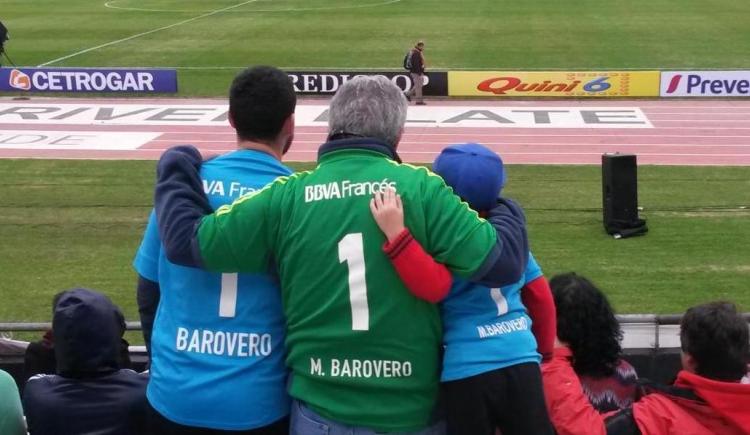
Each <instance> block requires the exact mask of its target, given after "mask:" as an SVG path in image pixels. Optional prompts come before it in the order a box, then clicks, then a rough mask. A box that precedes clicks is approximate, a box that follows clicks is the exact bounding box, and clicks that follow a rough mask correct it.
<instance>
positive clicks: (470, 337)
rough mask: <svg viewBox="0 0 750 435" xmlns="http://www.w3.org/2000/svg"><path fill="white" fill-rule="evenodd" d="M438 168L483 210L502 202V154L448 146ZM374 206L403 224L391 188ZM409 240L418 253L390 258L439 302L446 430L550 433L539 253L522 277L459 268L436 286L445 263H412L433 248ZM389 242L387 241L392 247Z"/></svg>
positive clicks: (549, 318)
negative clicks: (495, 282)
mask: <svg viewBox="0 0 750 435" xmlns="http://www.w3.org/2000/svg"><path fill="white" fill-rule="evenodd" d="M433 171H434V172H436V173H437V174H438V175H440V176H441V177H443V179H444V180H445V182H446V184H448V185H449V186H451V187H452V188H453V190H454V191H455V193H456V194H457V195H458V196H459V197H461V198H462V199H463V200H464V201H466V202H467V203H468V205H469V206H470V207H471V208H472V209H474V210H475V211H477V212H478V213H479V214H480V215H484V214H485V213H486V212H487V211H489V210H490V209H492V208H493V207H494V206H495V205H496V204H497V202H498V198H500V194H501V192H502V189H503V187H504V186H505V181H506V177H505V171H504V166H503V162H502V159H501V158H500V157H499V156H498V155H497V154H496V153H495V152H493V151H492V150H490V149H488V148H486V147H484V146H482V145H480V144H475V143H467V144H460V145H452V146H449V147H447V148H445V149H444V150H443V151H442V152H441V153H440V155H439V156H438V157H437V158H436V159H435V162H434V163H433ZM371 209H372V211H373V216H374V217H375V220H376V222H377V223H378V226H379V227H380V228H381V230H383V231H384V232H386V233H387V232H393V231H397V230H398V228H399V227H398V225H399V220H398V217H399V212H400V226H401V228H402V229H403V209H402V205H401V202H400V197H399V196H398V195H396V194H395V193H394V192H387V193H384V194H382V195H376V197H375V198H374V199H373V201H372V203H371ZM394 228H396V229H395V230H394ZM404 233H408V231H404ZM394 244H395V243H394ZM411 245H417V247H416V249H415V251H416V250H418V251H419V253H418V254H412V258H411V260H409V261H408V262H407V261H404V259H403V258H402V259H400V260H399V261H396V260H394V261H393V264H394V267H395V268H396V271H397V272H398V273H399V275H400V276H401V278H402V279H403V280H404V282H405V283H406V284H407V287H409V289H410V290H411V291H412V293H414V294H415V295H416V296H418V297H421V298H423V299H427V300H429V301H431V302H438V301H439V302H440V308H441V316H442V321H443V345H444V355H443V371H442V376H441V381H442V382H443V389H444V393H445V404H446V417H447V425H448V433H449V434H472V435H474V434H477V435H482V434H488V435H490V434H494V433H495V430H496V428H498V429H500V431H501V433H502V434H503V435H509V434H511V435H512V434H532V433H533V434H552V433H553V429H552V425H551V424H550V421H549V417H548V415H547V410H546V407H545V402H544V394H543V389H542V380H541V372H540V369H539V363H540V360H541V359H542V358H547V357H549V356H551V354H552V348H553V345H554V340H555V335H556V331H555V325H556V319H555V308H554V301H553V299H552V294H551V292H550V289H549V285H548V283H547V280H546V279H545V278H544V275H543V274H542V270H541V268H540V267H539V265H538V264H537V262H536V260H535V259H534V256H533V255H532V254H531V253H529V259H528V262H527V266H526V271H525V273H524V275H523V277H522V278H521V280H519V281H518V282H517V283H514V284H512V285H508V286H505V287H502V288H488V287H485V286H482V285H480V284H475V283H472V282H469V281H467V280H465V279H462V278H459V277H457V276H454V277H453V280H452V285H451V286H450V289H449V290H448V291H445V289H444V288H441V289H438V290H433V291H432V292H431V290H430V289H427V288H424V287H425V286H424V282H430V283H431V285H432V286H434V285H435V282H436V279H435V277H436V276H437V277H442V276H443V274H445V273H446V272H445V271H446V270H447V269H445V270H438V269H436V268H435V266H434V264H430V267H422V268H420V270H421V272H420V270H414V269H415V268H414V267H413V265H414V264H426V262H425V261H424V259H422V258H421V256H428V254H426V253H424V251H422V250H421V247H419V246H418V243H412V244H411ZM389 248H392V247H391V246H388V244H386V246H385V247H384V249H385V250H386V252H387V253H388V252H389ZM389 256H390V257H391V258H392V259H393V256H392V255H390V254H389ZM438 266H439V267H441V268H442V267H443V266H442V265H439V264H438ZM420 274H421V276H422V277H424V279H420ZM428 274H429V277H427V276H426V275H428ZM428 278H429V279H428ZM438 287H441V286H438ZM527 309H528V314H527ZM532 319H533V322H532Z"/></svg>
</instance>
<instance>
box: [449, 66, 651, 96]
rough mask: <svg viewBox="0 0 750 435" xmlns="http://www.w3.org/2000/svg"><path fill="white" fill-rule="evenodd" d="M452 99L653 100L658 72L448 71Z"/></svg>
mask: <svg viewBox="0 0 750 435" xmlns="http://www.w3.org/2000/svg"><path fill="white" fill-rule="evenodd" d="M448 94H449V95H450V96H455V97H467V96H472V97H480V96H481V97H657V96H659V72H658V71H586V72H580V71H578V72H576V71H572V72H571V71H531V72H526V71H481V72H480V71H450V72H448Z"/></svg>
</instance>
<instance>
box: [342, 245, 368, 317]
mask: <svg viewBox="0 0 750 435" xmlns="http://www.w3.org/2000/svg"><path fill="white" fill-rule="evenodd" d="M338 248H339V263H344V262H346V265H347V267H348V269H349V303H350V304H351V308H352V331H369V330H370V308H369V306H368V304H367V282H366V281H365V248H364V243H363V242H362V233H350V234H347V235H345V236H344V238H342V239H341V240H340V241H339V244H338Z"/></svg>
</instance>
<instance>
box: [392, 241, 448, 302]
mask: <svg viewBox="0 0 750 435" xmlns="http://www.w3.org/2000/svg"><path fill="white" fill-rule="evenodd" d="M383 251H384V252H385V253H386V255H388V258H390V259H391V263H392V264H393V267H395V268H396V272H397V273H398V276H399V277H401V280H402V281H404V284H406V287H407V288H408V289H409V291H410V292H411V293H412V294H413V295H414V296H416V297H418V298H420V299H424V300H426V301H428V302H432V303H436V302H440V301H441V300H442V299H443V298H444V297H446V296H447V295H448V292H449V291H450V289H451V284H452V283H453V277H452V276H451V273H450V272H449V271H448V268H446V267H445V266H444V265H442V264H440V263H438V262H436V261H435V260H434V259H433V258H432V257H431V256H430V254H428V253H427V252H425V250H424V249H423V248H422V245H420V244H419V242H417V241H416V240H415V239H414V237H413V236H412V235H411V233H410V232H409V230H408V229H404V231H403V232H401V234H399V235H398V237H396V238H395V239H394V240H393V242H388V241H386V243H385V245H383Z"/></svg>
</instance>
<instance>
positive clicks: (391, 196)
mask: <svg viewBox="0 0 750 435" xmlns="http://www.w3.org/2000/svg"><path fill="white" fill-rule="evenodd" d="M370 211H372V216H373V217H374V218H375V222H377V224H378V227H380V230H381V231H383V233H385V236H386V237H387V238H388V241H389V242H392V241H393V240H394V239H395V238H396V237H398V235H399V234H401V232H402V231H404V208H403V206H402V205H401V195H398V194H396V191H395V190H393V189H390V188H389V189H387V190H385V191H384V192H377V193H375V194H374V195H373V198H372V199H371V200H370Z"/></svg>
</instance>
